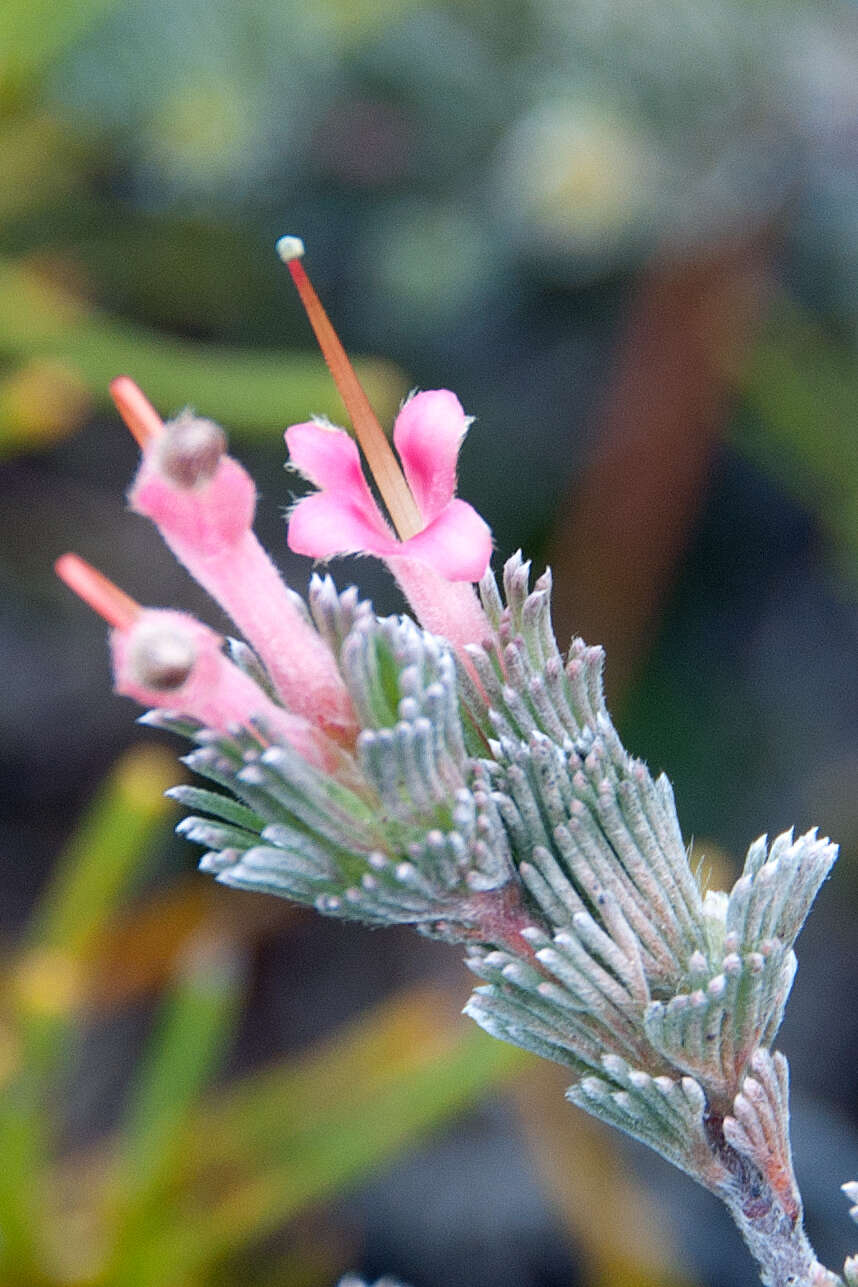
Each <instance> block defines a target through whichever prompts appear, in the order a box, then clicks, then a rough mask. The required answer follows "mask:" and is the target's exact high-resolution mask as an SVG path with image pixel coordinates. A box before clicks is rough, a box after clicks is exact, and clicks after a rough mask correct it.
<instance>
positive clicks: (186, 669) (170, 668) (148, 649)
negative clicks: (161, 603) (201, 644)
mask: <svg viewBox="0 0 858 1287" xmlns="http://www.w3.org/2000/svg"><path fill="white" fill-rule="evenodd" d="M196 660H197V649H196V646H195V644H194V641H193V639H192V638H191V637H190V635H189V634H187V633H186V632H185V631H183V630H182V629H181V627H180V626H177V625H176V624H175V623H174V622H172V621H167V620H164V618H163V617H162V616H157V617H154V618H149V619H143V620H141V621H140V623H139V625H137V626H136V627H135V628H134V630H133V631H132V633H131V640H130V646H129V651H128V665H129V668H130V671H131V673H132V674H133V677H134V679H135V680H136V682H137V683H139V684H141V685H142V686H143V687H144V688H150V689H154V690H155V691H157V692H172V691H173V690H174V689H177V688H181V687H182V685H183V684H184V683H186V682H187V680H188V679H189V677H190V674H191V671H192V670H193V668H194V665H195V663H196Z"/></svg>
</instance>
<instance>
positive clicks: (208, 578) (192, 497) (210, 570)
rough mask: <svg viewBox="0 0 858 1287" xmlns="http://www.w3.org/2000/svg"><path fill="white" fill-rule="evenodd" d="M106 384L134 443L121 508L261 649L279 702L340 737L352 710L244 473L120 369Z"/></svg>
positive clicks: (214, 436)
mask: <svg viewBox="0 0 858 1287" xmlns="http://www.w3.org/2000/svg"><path fill="white" fill-rule="evenodd" d="M111 391H112V393H113V396H114V399H115V401H116V404H117V407H118V408H119V410H120V412H121V414H122V416H123V418H124V419H125V421H126V423H127V424H128V426H129V428H130V429H131V430H132V432H133V433H134V435H135V437H136V438H137V439H138V441H139V442H140V445H141V447H142V449H143V459H142V462H141V465H140V469H139V471H138V474H137V477H136V479H135V480H134V484H133V486H132V488H131V491H130V493H129V500H130V502H131V507H132V508H133V509H134V510H135V511H136V512H137V513H138V514H143V515H145V516H146V517H147V518H150V519H151V520H152V521H153V522H154V523H155V524H156V526H157V527H158V530H159V531H160V533H161V535H162V537H163V538H164V540H165V541H166V543H167V544H168V546H169V547H170V549H171V550H172V551H173V553H174V554H175V555H176V557H177V558H178V559H179V560H180V561H181V562H182V563H184V565H185V567H186V568H187V569H188V571H189V572H190V573H191V574H192V576H194V577H195V578H196V580H197V581H199V583H200V585H202V586H203V587H204V588H205V589H206V590H207V591H208V593H209V594H211V596H212V597H213V598H214V599H216V600H217V602H218V603H220V605H221V607H222V608H223V609H224V610H225V611H226V612H227V613H228V614H229V615H230V616H231V617H232V619H233V621H235V623H236V624H237V625H238V627H239V629H240V630H241V632H242V634H243V635H244V636H245V638H246V639H247V641H248V642H249V643H250V644H251V646H252V647H253V648H255V649H256V651H257V653H258V654H259V656H260V657H261V659H262V661H263V662H264V664H265V666H266V667H267V669H268V672H269V674H270V675H271V678H272V680H273V682H274V685H275V687H276V689H277V691H278V693H279V694H280V696H281V697H282V698H283V701H284V703H285V705H286V706H287V708H288V709H289V710H292V711H294V712H296V713H297V714H299V715H304V716H306V717H307V718H308V719H310V720H312V722H313V723H315V724H318V725H320V726H321V727H323V728H324V729H325V730H326V731H327V732H329V733H331V734H332V735H334V736H336V737H339V738H340V740H343V741H346V742H348V741H349V739H350V738H351V737H352V736H353V734H354V712H353V710H352V706H351V701H350V699H349V696H348V693H347V692H346V689H345V685H344V684H343V681H342V679H341V677H340V675H339V673H338V671H337V669H336V664H335V662H334V658H333V656H332V654H331V652H330V650H329V649H328V647H327V645H326V644H325V643H324V641H323V640H322V639H321V638H320V636H319V635H318V634H317V632H316V631H315V630H314V629H313V627H312V626H311V625H310V623H309V621H308V620H307V616H306V612H305V610H304V608H303V606H302V605H301V604H300V603H299V601H298V599H297V597H296V596H295V595H294V594H293V593H292V592H291V591H290V590H289V589H288V587H287V586H286V585H284V583H283V581H282V580H281V579H280V575H279V573H278V572H277V570H276V568H275V567H274V564H273V563H272V562H271V560H270V558H269V557H268V555H267V554H266V552H265V551H264V550H263V548H262V546H261V545H260V544H259V541H258V540H257V539H256V536H255V535H254V533H253V529H252V524H253V518H254V511H255V507H256V491H255V488H254V486H253V482H252V480H251V479H250V477H249V476H248V474H247V473H246V472H245V470H244V469H242V467H241V465H239V464H238V462H237V461H235V460H233V459H232V458H231V457H230V456H228V455H227V454H226V443H225V439H224V435H223V433H222V432H221V430H220V429H219V428H218V427H217V425H214V424H213V423H212V422H211V421H210V420H203V419H200V418H199V417H196V416H193V415H190V414H189V413H187V412H186V413H184V414H183V415H181V416H179V417H178V418H177V419H176V420H173V421H170V422H168V423H167V424H166V425H164V424H162V422H161V419H160V417H159V416H158V415H157V413H156V412H155V410H154V408H153V407H151V406H150V404H149V403H148V401H147V400H146V398H145V397H144V395H143V394H142V393H141V391H140V390H139V389H138V388H137V386H136V385H135V384H134V383H133V381H131V380H129V379H128V378H127V377H124V376H122V377H119V378H118V379H117V380H114V381H113V384H112V385H111Z"/></svg>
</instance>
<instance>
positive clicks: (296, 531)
mask: <svg viewBox="0 0 858 1287" xmlns="http://www.w3.org/2000/svg"><path fill="white" fill-rule="evenodd" d="M469 424H470V418H469V417H468V416H466V415H465V413H464V411H463V410H462V405H461V403H460V402H459V399H458V398H457V397H456V395H455V394H454V393H450V392H449V391H448V390H447V389H436V390H433V391H430V392H426V393H418V394H416V395H415V396H413V397H411V398H409V400H408V401H407V402H406V403H405V405H404V407H403V408H402V410H401V411H400V413H399V415H398V416H397V418H396V424H395V425H394V429H393V441H394V444H395V446H396V450H397V452H398V454H399V459H400V461H401V462H402V469H403V472H404V474H405V481H406V482H407V484H408V488H409V489H410V492H411V495H412V497H413V500H414V503H415V506H416V511H417V518H418V521H419V524H420V526H419V527H417V530H415V531H414V532H413V533H412V534H410V535H408V536H406V537H405V539H401V540H400V539H399V538H398V537H397V536H396V534H395V533H394V531H393V530H392V528H391V527H390V526H389V524H388V523H387V522H386V520H385V519H384V518H383V516H382V514H381V511H380V509H379V507H378V505H377V504H376V502H375V500H374V499H373V496H372V493H371V492H370V490H369V487H368V485H367V482H366V479H365V477H364V474H363V469H362V467H361V461H360V456H359V454H358V449H357V445H356V444H355V442H354V441H353V439H352V438H350V437H349V435H348V434H347V433H346V432H345V431H344V430H342V429H337V428H334V427H333V426H331V425H326V424H321V423H318V422H312V421H311V422H308V423H306V424H300V425H293V426H292V427H291V428H290V429H287V430H286V444H287V446H288V448H289V456H290V459H291V462H292V464H293V466H294V467H295V468H296V469H297V470H299V471H300V473H302V474H303V475H304V477H305V478H308V479H309V480H310V482H312V483H315V485H316V486H317V487H318V488H319V489H320V490H319V491H318V492H316V493H315V494H313V495H312V496H307V497H305V498H304V499H303V500H301V501H299V502H298V504H297V505H296V506H295V508H294V509H293V510H292V514H291V516H290V520H289V533H288V541H289V546H290V548H291V549H293V550H294V551H295V552H296V553H297V554H308V555H310V556H311V557H312V558H316V559H328V558H331V557H332V556H334V555H336V554H355V553H366V554H375V555H377V556H378V557H379V558H383V559H385V560H387V561H393V560H396V559H403V558H404V559H416V560H419V561H420V562H422V563H426V564H429V565H430V566H431V567H432V568H434V570H435V571H436V572H438V573H439V574H440V576H441V577H443V578H444V579H445V580H448V581H478V580H479V579H480V577H481V576H482V575H483V573H484V572H485V570H486V568H487V566H488V563H489V559H490V558H491V551H492V538H491V531H490V529H489V527H488V525H487V524H486V523H485V522H484V520H483V519H482V518H481V517H480V516H479V514H478V513H477V512H476V510H475V509H474V508H473V506H471V505H469V504H468V503H467V502H466V501H463V500H459V499H458V498H457V497H456V496H455V489H456V462H457V459H458V455H459V448H460V446H461V444H462V440H463V438H464V436H465V434H466V432H467V429H468V425H469ZM415 526H416V525H415Z"/></svg>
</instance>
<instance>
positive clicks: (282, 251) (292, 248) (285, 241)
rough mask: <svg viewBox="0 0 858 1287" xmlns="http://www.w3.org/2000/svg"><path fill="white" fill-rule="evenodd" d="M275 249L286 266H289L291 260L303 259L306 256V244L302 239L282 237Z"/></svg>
mask: <svg viewBox="0 0 858 1287" xmlns="http://www.w3.org/2000/svg"><path fill="white" fill-rule="evenodd" d="M274 249H275V250H276V251H277V253H278V255H279V256H280V258H281V259H282V260H283V263H284V264H288V263H289V260H290V259H301V258H303V255H304V243H303V241H302V240H301V238H300V237H281V238H280V239H279V240H278V242H277V244H276V245H275V247H274Z"/></svg>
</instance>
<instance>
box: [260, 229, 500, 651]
mask: <svg viewBox="0 0 858 1287" xmlns="http://www.w3.org/2000/svg"><path fill="white" fill-rule="evenodd" d="M277 249H278V252H279V253H280V256H281V258H282V259H283V260H284V262H285V263H286V264H287V266H288V268H289V271H290V273H291V274H292V278H293V280H294V282H295V285H296V287H297V289H298V292H299V294H300V296H301V300H302V302H303V304H304V307H305V308H306V310H307V316H308V318H309V320H310V323H311V325H312V327H313V329H314V331H315V333H316V337H317V339H318V341H319V345H320V347H321V349H322V352H323V354H324V357H325V360H326V362H327V363H328V366H329V368H330V370H331V374H332V375H333V377H334V380H335V382H336V385H337V388H338V389H339V391H340V396H341V397H342V399H343V402H344V403H345V405H346V409H347V411H348V412H349V415H350V417H351V421H352V425H353V427H354V430H355V434H356V436H357V438H358V441H359V443H360V446H361V448H362V449H363V453H364V455H365V457H366V460H367V464H368V465H369V468H370V470H371V472H372V475H373V478H374V479H375V482H376V484H377V486H378V489H379V492H380V493H381V497H382V500H383V501H384V504H385V506H386V508H387V511H388V513H389V514H390V517H391V520H392V523H393V528H395V532H394V530H393V528H391V526H390V525H389V524H388V523H387V521H386V519H385V518H384V517H383V515H382V513H381V510H380V509H379V507H378V505H377V504H376V502H375V500H374V499H373V496H372V493H371V492H370V490H369V486H368V485H367V482H366V479H365V477H364V474H363V469H362V467H361V460H360V455H359V453H358V448H357V445H356V444H355V443H354V441H353V440H352V439H351V438H350V437H349V435H348V434H347V433H345V431H344V430H342V429H337V428H335V427H333V426H332V425H327V424H322V423H319V422H309V423H305V424H300V425H293V426H292V427H291V428H290V429H287V431H286V442H287V445H288V447H289V454H290V457H291V461H292V464H293V465H294V467H295V468H296V469H297V470H299V471H300V472H301V473H302V474H303V475H304V476H305V477H306V478H308V479H309V480H310V481H311V482H313V483H315V485H316V486H317V487H318V488H319V491H318V492H316V493H315V494H314V495H311V496H307V497H305V498H304V499H303V500H301V501H299V502H298V504H297V505H296V506H295V508H294V509H293V511H292V514H291V516H290V521H289V532H288V541H289V545H290V548H291V549H293V550H294V551H295V552H296V553H300V554H308V555H310V556H311V557H313V558H317V559H327V558H331V557H332V556H333V555H336V554H355V553H366V554H374V555H376V556H378V557H379V558H382V559H384V560H385V562H387V563H388V564H389V565H390V568H391V571H392V572H393V574H394V575H395V577H396V579H397V580H398V582H399V584H400V586H401V587H402V589H403V591H404V592H405V594H406V596H407V597H408V599H409V601H410V602H411V605H412V607H413V608H414V610H415V612H416V614H417V616H418V617H419V619H420V621H421V623H422V624H423V626H424V627H425V628H426V629H427V630H431V631H434V632H435V633H437V634H441V635H443V636H444V637H445V638H446V639H448V640H449V642H450V643H451V644H453V646H454V647H456V648H457V649H458V650H459V651H460V652H461V651H462V650H463V649H464V647H465V646H466V645H467V644H469V643H481V642H482V640H483V639H484V638H485V637H486V636H487V634H488V622H487V621H486V618H485V615H484V613H483V610H482V608H481V607H480V604H479V602H478V600H477V597H476V595H475V593H474V591H473V589H472V587H471V585H470V582H473V581H478V580H479V579H480V577H482V575H483V573H484V572H485V571H486V568H487V567H488V564H489V560H490V558H491V550H492V540H491V531H490V529H489V527H488V525H487V524H486V523H485V522H484V521H483V519H482V518H481V517H480V516H479V514H477V512H476V510H474V509H473V507H472V506H471V505H468V504H467V502H466V501H462V500H459V499H458V498H457V497H456V496H455V488H456V462H457V459H458V455H459V448H460V446H461V444H462V440H463V438H464V436H465V433H466V432H467V429H468V425H469V424H470V420H469V418H468V417H467V416H466V415H465V413H464V411H463V410H462V406H461V403H460V402H459V400H458V398H457V397H456V396H455V394H453V393H450V392H449V391H448V390H446V389H437V390H434V391H430V392H426V393H418V394H416V395H415V396H414V397H412V398H410V399H409V400H408V401H407V402H406V403H405V405H404V406H403V408H402V410H401V411H400V413H399V415H398V416H397V419H396V424H395V426H394V431H393V440H394V444H395V446H396V450H397V452H398V453H399V460H397V458H396V455H395V454H394V452H393V450H392V448H391V446H390V444H389V442H388V441H387V438H386V437H385V435H384V432H383V430H382V429H381V426H380V425H379V423H378V421H377V420H376V418H375V414H374V413H373V411H372V408H371V407H370V405H369V402H368V401H367V398H366V394H365V393H364V391H363V389H362V388H361V386H360V384H359V383H358V380H357V377H356V375H355V373H354V371H353V369H352V367H351V364H350V362H349V360H348V358H347V356H346V354H345V351H344V349H343V347H342V345H341V344H340V341H339V339H338V337H337V335H336V332H335V331H334V329H333V327H332V326H331V323H330V321H329V319H328V317H327V314H326V313H325V311H324V309H323V308H322V305H321V303H320V302H319V299H318V296H317V295H316V292H315V291H314V289H313V287H312V284H311V283H310V280H309V278H308V277H307V274H306V272H305V270H304V267H303V265H302V264H301V262H300V259H301V256H302V255H303V253H304V247H303V243H302V242H301V241H300V240H299V239H298V238H297V237H283V238H281V240H280V241H279V242H278V244H277ZM400 461H401V467H400Z"/></svg>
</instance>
